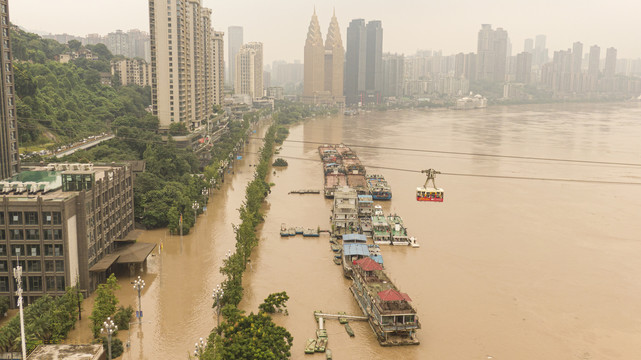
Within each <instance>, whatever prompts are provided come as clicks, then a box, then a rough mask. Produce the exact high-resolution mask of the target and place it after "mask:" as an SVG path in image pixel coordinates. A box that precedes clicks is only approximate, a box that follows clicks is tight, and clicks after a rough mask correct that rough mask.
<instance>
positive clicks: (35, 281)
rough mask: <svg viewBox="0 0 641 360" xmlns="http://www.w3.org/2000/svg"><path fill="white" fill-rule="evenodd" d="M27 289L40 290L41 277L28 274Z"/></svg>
mask: <svg viewBox="0 0 641 360" xmlns="http://www.w3.org/2000/svg"><path fill="white" fill-rule="evenodd" d="M28 279H29V291H42V277H40V276H29V278H28Z"/></svg>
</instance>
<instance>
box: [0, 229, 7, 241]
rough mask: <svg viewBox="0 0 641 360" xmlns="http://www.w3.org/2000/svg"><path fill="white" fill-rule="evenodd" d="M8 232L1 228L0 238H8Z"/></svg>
mask: <svg viewBox="0 0 641 360" xmlns="http://www.w3.org/2000/svg"><path fill="white" fill-rule="evenodd" d="M6 239H7V234H6V233H5V232H4V229H0V240H6Z"/></svg>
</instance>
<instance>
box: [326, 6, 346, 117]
mask: <svg viewBox="0 0 641 360" xmlns="http://www.w3.org/2000/svg"><path fill="white" fill-rule="evenodd" d="M344 63H345V49H344V48H343V40H342V39H341V28H340V26H339V25H338V20H337V19H336V12H334V13H333V14H332V19H331V21H330V22H329V28H328V29H327V38H326V39H325V69H324V77H325V79H324V83H325V91H327V92H329V95H330V96H331V101H332V102H333V103H340V104H343V103H345V97H344V96H343V81H344V78H343V69H344V66H345V64H344Z"/></svg>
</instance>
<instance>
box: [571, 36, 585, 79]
mask: <svg viewBox="0 0 641 360" xmlns="http://www.w3.org/2000/svg"><path fill="white" fill-rule="evenodd" d="M582 65H583V44H582V43H581V42H579V41H577V42H575V43H574V44H573V45H572V72H573V73H574V74H580V73H581V66H582Z"/></svg>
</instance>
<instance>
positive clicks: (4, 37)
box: [0, 0, 20, 179]
mask: <svg viewBox="0 0 641 360" xmlns="http://www.w3.org/2000/svg"><path fill="white" fill-rule="evenodd" d="M0 20H1V22H0V28H1V30H0V43H1V44H3V45H2V55H1V58H0V80H1V81H2V86H0V101H2V106H1V107H0V178H1V179H6V178H8V177H10V176H12V175H13V174H15V173H17V172H18V167H19V165H20V164H19V163H20V159H19V157H18V123H17V113H16V98H15V90H14V80H15V78H14V73H13V63H12V61H13V57H12V56H11V39H10V38H9V24H10V22H9V4H8V1H7V0H0Z"/></svg>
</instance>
